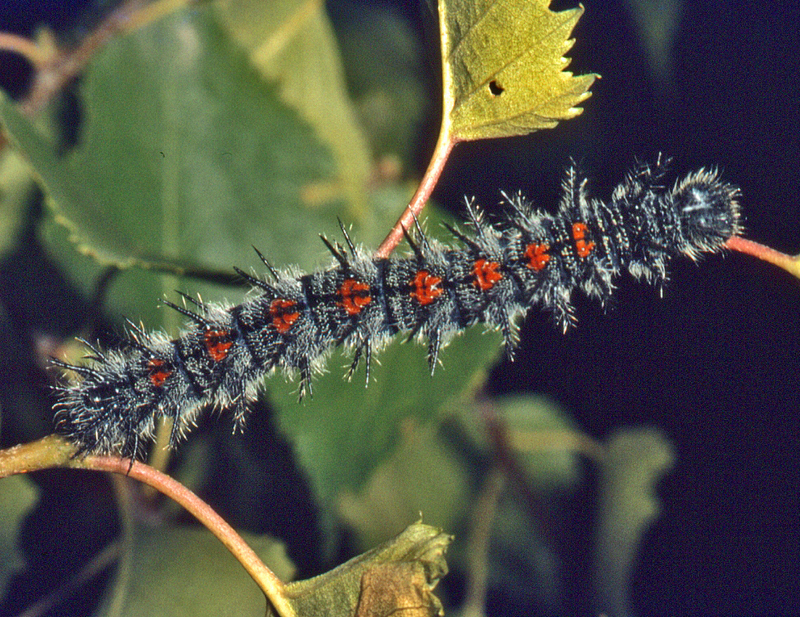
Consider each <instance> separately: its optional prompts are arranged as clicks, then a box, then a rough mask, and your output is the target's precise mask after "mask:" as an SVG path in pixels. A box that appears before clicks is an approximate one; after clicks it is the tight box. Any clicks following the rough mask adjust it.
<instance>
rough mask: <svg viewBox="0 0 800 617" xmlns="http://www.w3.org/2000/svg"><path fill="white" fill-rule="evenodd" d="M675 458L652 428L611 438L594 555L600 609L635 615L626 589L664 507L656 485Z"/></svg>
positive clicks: (661, 437) (627, 431)
mask: <svg viewBox="0 0 800 617" xmlns="http://www.w3.org/2000/svg"><path fill="white" fill-rule="evenodd" d="M674 458H675V455H674V452H673V448H672V445H671V444H670V443H669V441H667V439H666V438H665V437H664V435H663V434H661V432H659V431H657V430H654V429H648V428H642V429H628V430H621V431H619V432H617V433H615V434H614V435H612V436H611V438H610V439H609V440H608V445H607V452H606V457H605V461H604V463H603V467H602V475H601V481H600V482H601V489H600V490H601V498H600V508H599V517H598V518H599V526H598V529H597V548H596V555H595V595H596V597H597V598H598V603H599V605H598V606H596V608H597V609H598V612H602V613H608V614H609V615H630V614H631V610H630V609H631V607H630V603H629V599H628V589H629V586H630V582H631V574H632V572H633V566H634V563H635V559H636V555H637V553H638V550H639V545H640V544H641V541H642V537H643V535H644V533H645V532H646V531H647V529H648V528H649V527H650V524H651V523H652V522H653V520H654V519H655V518H656V517H657V516H658V514H659V512H660V510H661V507H660V504H659V501H658V498H657V496H656V492H655V485H656V483H657V482H658V481H659V480H660V479H661V477H662V476H663V475H664V474H665V473H666V472H667V471H669V470H670V469H671V468H672V463H673V460H674Z"/></svg>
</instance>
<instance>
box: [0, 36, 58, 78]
mask: <svg viewBox="0 0 800 617" xmlns="http://www.w3.org/2000/svg"><path fill="white" fill-rule="evenodd" d="M0 50H4V51H10V52H13V53H16V54H19V55H20V56H22V57H23V58H25V59H26V60H27V61H28V62H30V63H31V64H32V65H33V67H34V68H36V69H39V68H41V67H42V66H44V65H45V64H46V63H47V61H48V60H49V56H48V54H47V53H46V52H45V51H44V50H43V49H42V48H41V47H39V45H37V44H36V42H35V41H32V40H30V39H28V38H25V37H24V36H19V35H18V34H11V33H10V32H0Z"/></svg>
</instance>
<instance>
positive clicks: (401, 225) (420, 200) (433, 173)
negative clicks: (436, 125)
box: [375, 130, 457, 259]
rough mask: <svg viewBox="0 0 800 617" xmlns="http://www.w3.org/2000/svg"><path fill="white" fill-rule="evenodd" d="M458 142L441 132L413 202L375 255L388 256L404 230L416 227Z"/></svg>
mask: <svg viewBox="0 0 800 617" xmlns="http://www.w3.org/2000/svg"><path fill="white" fill-rule="evenodd" d="M456 143H457V142H456V141H455V139H453V137H452V136H451V135H450V134H449V132H448V131H444V130H443V131H442V132H441V133H440V134H439V141H437V142H436V148H434V151H433V155H432V156H431V162H430V164H429V165H428V169H427V170H426V171H425V175H424V176H423V177H422V181H421V182H420V184H419V188H417V192H416V193H414V197H412V198H411V202H410V203H409V204H408V206H407V207H406V209H405V211H404V212H403V214H402V216H401V217H400V218H399V219H398V221H397V222H396V223H395V224H394V227H392V231H390V232H389V235H388V236H386V239H385V240H384V241H383V242H382V243H381V245H380V246H379V247H378V250H377V251H375V257H377V258H383V259H385V258H386V257H388V256H389V255H390V254H391V252H392V251H393V250H394V249H395V248H396V247H397V245H398V244H400V241H401V240H402V239H403V235H404V230H407V229H412V228H413V227H414V220H415V219H417V218H419V215H420V214H421V213H422V209H423V208H424V207H425V204H426V203H427V202H428V200H429V199H430V197H431V194H432V193H433V189H434V188H436V184H437V183H438V182H439V178H440V177H441V175H442V171H444V166H445V163H447V159H448V157H449V156H450V152H451V151H452V150H453V146H455V145H456Z"/></svg>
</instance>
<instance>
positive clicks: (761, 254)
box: [725, 236, 800, 278]
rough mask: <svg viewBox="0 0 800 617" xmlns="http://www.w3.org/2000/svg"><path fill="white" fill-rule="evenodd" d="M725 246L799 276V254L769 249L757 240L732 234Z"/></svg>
mask: <svg viewBox="0 0 800 617" xmlns="http://www.w3.org/2000/svg"><path fill="white" fill-rule="evenodd" d="M725 246H726V248H728V249H730V250H732V251H737V252H739V253H745V254H746V255H751V256H753V257H756V258H757V259H760V260H762V261H766V262H769V263H771V264H773V265H775V266H778V267H779V268H783V269H784V270H786V271H787V272H789V273H790V274H792V275H793V276H795V277H797V278H800V256H795V255H787V254H786V253H781V252H780V251H776V250H775V249H771V248H770V247H768V246H764V245H763V244H759V243H758V242H753V241H752V240H745V239H744V238H740V237H739V236H734V237H733V238H731V239H730V240H728V242H727V243H726V244H725Z"/></svg>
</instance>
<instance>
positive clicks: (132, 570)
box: [100, 525, 294, 617]
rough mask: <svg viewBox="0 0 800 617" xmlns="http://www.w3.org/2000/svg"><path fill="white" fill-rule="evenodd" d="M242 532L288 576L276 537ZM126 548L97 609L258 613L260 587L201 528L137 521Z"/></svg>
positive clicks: (122, 614)
mask: <svg viewBox="0 0 800 617" xmlns="http://www.w3.org/2000/svg"><path fill="white" fill-rule="evenodd" d="M244 537H245V538H246V540H247V543H248V544H249V545H250V546H251V547H252V548H253V550H255V551H256V553H258V555H259V557H261V559H262V560H263V561H264V562H265V563H266V564H267V565H268V566H269V567H270V568H271V569H272V570H273V571H274V572H275V573H276V574H277V575H278V576H279V577H280V578H283V579H284V580H286V579H288V578H291V576H293V574H294V567H293V566H292V564H291V562H290V561H289V559H288V558H287V557H286V552H285V550H284V547H283V545H282V544H281V543H279V542H277V541H276V540H274V539H272V538H269V537H267V536H255V535H245V536H244ZM127 550H130V551H131V557H132V559H131V561H130V563H129V565H128V566H127V567H128V568H129V569H128V570H126V571H124V572H120V573H118V575H117V582H116V585H115V586H114V588H113V591H112V593H111V595H110V596H109V598H107V600H106V606H105V609H104V610H103V611H101V613H100V614H111V613H113V614H116V615H118V616H119V617H126V616H128V615H130V616H131V617H133V616H136V617H139V616H141V615H193V616H195V617H203V616H206V615H208V616H209V617H211V616H224V615H230V616H234V615H235V616H239V615H263V614H264V607H265V606H266V599H265V598H264V594H263V592H262V591H261V590H260V589H259V588H258V586H257V585H256V584H255V582H253V580H252V579H251V578H250V577H249V576H248V575H247V573H246V572H245V570H244V568H243V567H242V565H241V564H240V563H239V562H238V561H236V559H235V558H234V557H233V556H232V555H231V554H230V553H229V552H228V551H227V550H226V549H225V547H224V546H223V545H222V543H221V542H220V541H219V540H218V539H217V538H215V537H214V536H213V535H212V534H211V533H209V532H208V531H206V530H204V529H193V528H183V527H146V526H144V525H140V526H138V527H137V529H136V530H135V532H134V540H133V544H132V545H131V546H130V547H128V548H127ZM112 606H113V609H114V610H112Z"/></svg>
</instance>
